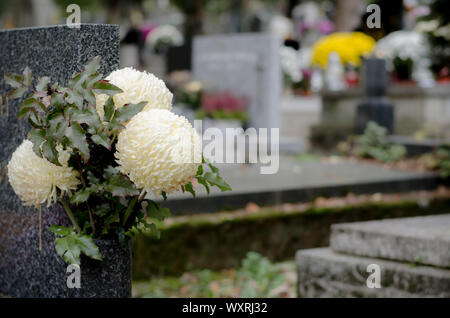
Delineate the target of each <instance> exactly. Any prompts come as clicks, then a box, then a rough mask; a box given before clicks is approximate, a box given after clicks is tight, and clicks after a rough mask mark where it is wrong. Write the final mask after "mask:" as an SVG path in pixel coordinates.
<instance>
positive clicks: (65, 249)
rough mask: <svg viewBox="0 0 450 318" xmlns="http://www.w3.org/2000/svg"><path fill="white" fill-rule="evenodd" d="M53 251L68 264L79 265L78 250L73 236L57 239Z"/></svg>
mask: <svg viewBox="0 0 450 318" xmlns="http://www.w3.org/2000/svg"><path fill="white" fill-rule="evenodd" d="M55 249H56V252H57V253H58V255H59V256H61V257H62V258H63V259H64V261H66V262H67V263H69V264H77V265H80V252H81V251H80V248H79V246H78V245H77V242H76V239H75V236H74V235H67V236H66V237H62V238H57V239H56V240H55Z"/></svg>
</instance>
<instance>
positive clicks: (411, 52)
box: [375, 31, 431, 81]
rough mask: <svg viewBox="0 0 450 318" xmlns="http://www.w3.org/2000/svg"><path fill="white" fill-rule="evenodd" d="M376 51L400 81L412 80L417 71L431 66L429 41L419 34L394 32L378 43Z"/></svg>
mask: <svg viewBox="0 0 450 318" xmlns="http://www.w3.org/2000/svg"><path fill="white" fill-rule="evenodd" d="M375 50H376V52H377V54H378V55H380V56H381V57H383V58H384V59H386V62H387V68H388V70H389V71H390V72H392V74H393V75H394V76H395V78H396V79H398V80H400V81H405V80H412V79H413V73H414V72H415V71H418V70H419V69H420V68H423V67H425V68H428V67H429V66H430V64H431V61H430V58H429V56H430V48H429V44H428V41H427V39H426V38H425V36H423V35H422V34H421V33H419V32H415V31H396V32H392V33H390V34H388V35H387V36H385V37H384V38H382V39H380V40H379V41H378V42H377V45H376V49H375Z"/></svg>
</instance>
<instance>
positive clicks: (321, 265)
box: [295, 248, 450, 298]
mask: <svg viewBox="0 0 450 318" xmlns="http://www.w3.org/2000/svg"><path fill="white" fill-rule="evenodd" d="M295 259H296V265H297V272H298V284H299V285H298V293H299V296H300V297H446V298H448V297H450V270H448V269H439V268H435V267H431V266H414V267H413V266H410V265H408V264H405V263H399V262H393V261H386V260H380V259H375V258H366V257H358V256H351V255H345V254H340V253H335V252H333V251H332V250H331V249H330V248H315V249H306V250H299V251H297V253H296V256H295ZM371 264H375V265H372V266H375V267H376V266H379V269H380V288H369V287H368V286H367V280H368V278H369V276H370V275H373V274H374V273H373V271H374V269H373V268H371V269H370V272H368V266H369V265H371ZM370 281H371V282H372V283H373V282H374V280H373V279H371V280H370Z"/></svg>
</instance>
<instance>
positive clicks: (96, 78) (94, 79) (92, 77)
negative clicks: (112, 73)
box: [86, 73, 102, 88]
mask: <svg viewBox="0 0 450 318" xmlns="http://www.w3.org/2000/svg"><path fill="white" fill-rule="evenodd" d="M101 79H102V75H101V74H97V73H94V74H92V75H90V76H89V77H88V79H87V80H86V87H87V88H92V86H93V85H94V84H95V82H98V81H99V80H101Z"/></svg>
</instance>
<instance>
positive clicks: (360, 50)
mask: <svg viewBox="0 0 450 318" xmlns="http://www.w3.org/2000/svg"><path fill="white" fill-rule="evenodd" d="M374 46H375V40H374V39H373V38H372V37H370V36H368V35H366V34H364V33H361V32H338V33H333V34H331V35H328V36H326V37H323V38H322V39H320V40H319V41H317V42H316V43H315V44H314V46H313V48H312V50H313V53H312V64H313V65H315V66H320V67H322V68H326V67H327V65H328V56H329V55H330V54H331V53H332V52H336V53H337V54H338V55H339V58H340V61H341V63H342V64H343V65H344V66H345V65H347V64H352V65H353V66H356V67H358V66H359V65H360V64H361V57H363V56H367V55H369V54H370V53H371V52H372V50H373V48H374Z"/></svg>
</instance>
